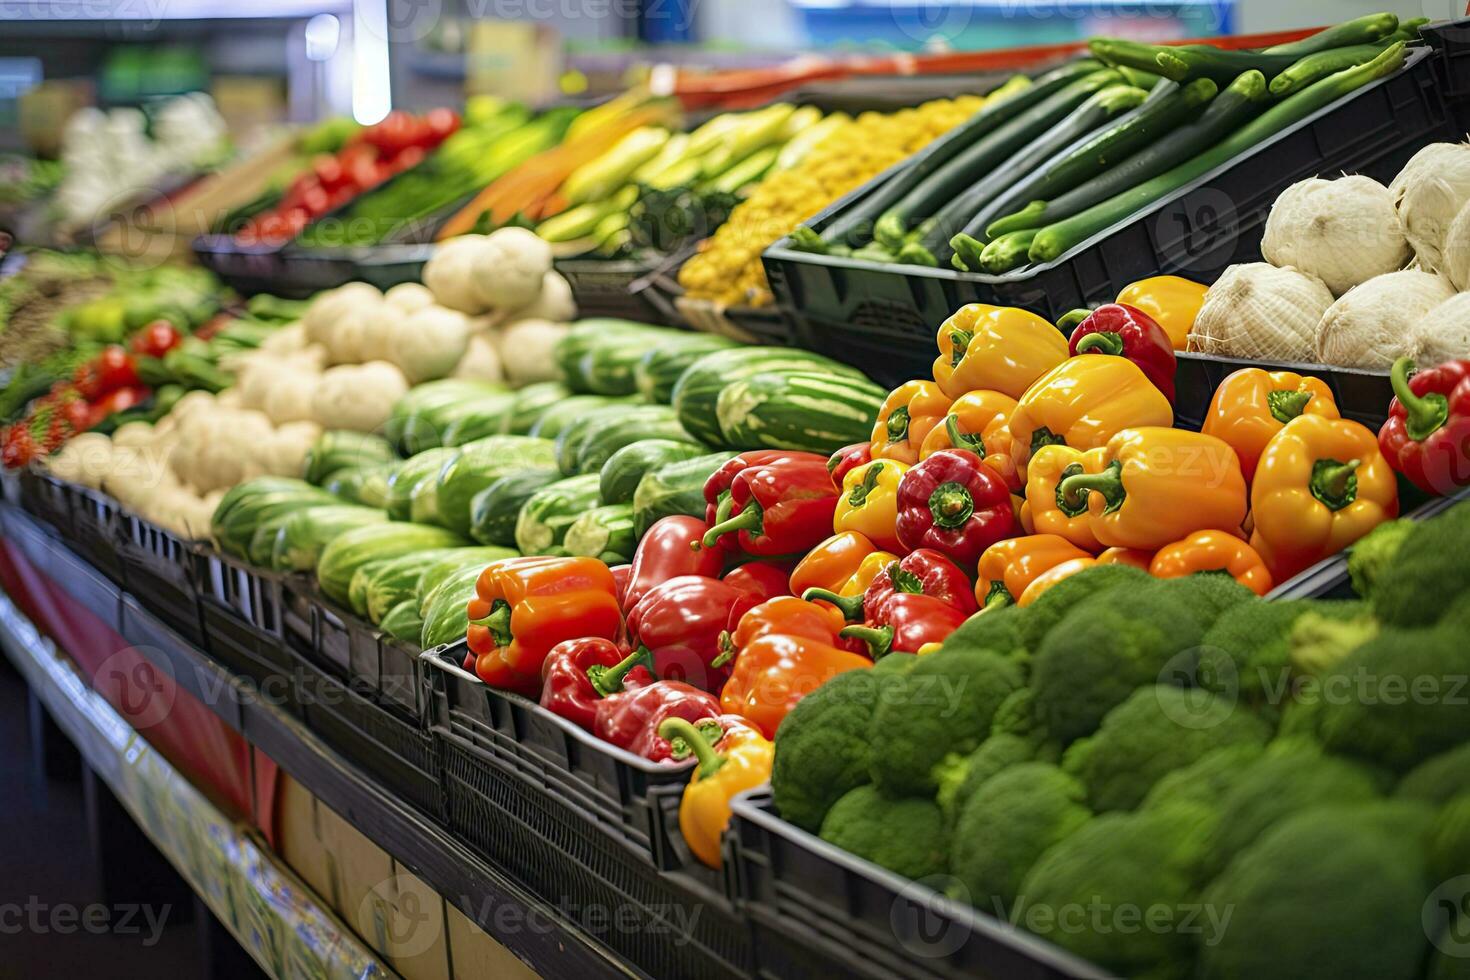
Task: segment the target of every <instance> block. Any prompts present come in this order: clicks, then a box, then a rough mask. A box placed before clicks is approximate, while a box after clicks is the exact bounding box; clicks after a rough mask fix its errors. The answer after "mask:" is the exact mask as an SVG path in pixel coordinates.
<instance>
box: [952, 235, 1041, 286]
mask: <svg viewBox="0 0 1470 980" xmlns="http://www.w3.org/2000/svg"><path fill="white" fill-rule="evenodd" d="M1036 232H1037V229H1035V228H1027V229H1025V230H1024V231H1013V232H1011V233H1010V234H1007V235H1001V236H1000V237H999V238H997V239H996V240H995V241H993V242H990V243H989V244H988V245H986V246H985V247H984V248H982V249H980V251H979V253H978V254H976V253H975V252H974V251H973V248H972V246H971V244H970V243H971V242H974V241H975V240H974V239H969V240H968V241H966V240H963V239H961V238H958V237H957V238H956V241H955V259H956V260H958V259H959V258H960V256H962V255H963V256H964V257H965V258H964V261H965V269H966V270H967V271H969V272H983V273H985V274H986V275H989V276H998V275H1000V274H1001V273H1003V272H1009V271H1010V270H1011V269H1014V268H1016V267H1018V266H1022V265H1025V264H1026V261H1027V259H1028V258H1029V257H1030V255H1031V245H1032V243H1033V242H1035V241H1036ZM956 264H958V262H957V263H956Z"/></svg>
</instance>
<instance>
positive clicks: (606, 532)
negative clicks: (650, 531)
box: [562, 503, 638, 565]
mask: <svg viewBox="0 0 1470 980" xmlns="http://www.w3.org/2000/svg"><path fill="white" fill-rule="evenodd" d="M637 545H638V538H637V536H636V535H635V534H634V533H633V505H632V504H631V503H629V504H605V505H603V506H601V507H594V508H592V509H591V510H589V511H585V512H584V513H583V514H582V515H581V516H580V517H578V518H577V519H576V520H575V521H573V522H572V526H571V527H569V528H567V535H566V539H565V540H564V541H563V542H562V547H564V548H566V550H567V553H568V554H571V555H585V556H586V557H588V558H600V559H602V560H603V561H605V562H607V564H609V565H622V564H625V563H627V562H630V561H632V560H633V549H634V548H636V547H637Z"/></svg>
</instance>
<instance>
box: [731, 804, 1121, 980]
mask: <svg viewBox="0 0 1470 980" xmlns="http://www.w3.org/2000/svg"><path fill="white" fill-rule="evenodd" d="M732 809H733V811H734V815H733V817H732V819H731V822H730V834H731V835H732V836H733V838H734V845H733V846H734V861H735V864H736V876H735V877H736V881H737V883H738V887H739V893H740V900H741V903H742V907H744V908H745V909H746V910H747V913H748V914H749V915H750V917H751V919H752V920H753V921H755V922H756V923H758V929H759V931H760V932H761V933H762V934H763V935H764V934H766V933H774V934H776V935H778V936H784V937H785V938H786V939H787V942H785V943H781V942H778V943H776V944H775V945H773V946H771V947H770V948H767V946H766V945H765V944H764V943H762V944H760V945H757V947H756V955H757V957H758V958H759V960H760V968H761V974H762V975H763V976H770V977H780V978H782V980H788V978H790V977H802V976H829V975H831V973H832V968H831V966H830V965H828V966H827V967H826V968H825V969H824V968H822V966H821V964H822V963H823V962H824V961H825V962H828V963H830V962H831V961H832V960H835V961H836V962H837V963H838V964H840V966H841V967H842V969H843V972H844V973H846V974H848V975H854V976H863V977H894V976H902V977H915V978H923V980H941V978H943V980H953V978H960V977H967V978H973V977H984V978H994V980H1057V978H1061V977H1082V978H1092V977H1097V978H1102V977H1106V976H1108V974H1107V973H1106V972H1105V971H1102V970H1099V969H1097V968H1096V967H1094V966H1092V965H1091V964H1089V963H1086V962H1085V961H1083V960H1080V959H1078V958H1076V957H1075V956H1072V955H1071V954H1069V953H1066V952H1064V951H1062V950H1060V949H1057V948H1056V947H1055V946H1052V945H1051V944H1049V943H1046V942H1043V941H1041V940H1040V939H1037V938H1036V937H1035V936H1032V935H1030V934H1028V933H1026V932H1024V931H1023V930H1020V929H1017V928H1015V927H1013V926H1011V925H1009V924H1007V923H1004V922H1001V921H999V920H998V919H995V918H994V917H992V916H989V915H985V914H983V913H981V912H978V911H976V910H975V909H973V908H971V907H969V906H968V905H965V904H963V903H960V902H956V901H953V900H952V899H949V898H946V897H945V896H944V895H942V894H940V892H938V891H936V890H935V888H934V887H931V885H940V886H942V884H943V883H942V882H914V881H910V880H909V879H907V878H904V877H902V876H900V875H896V874H893V873H892V872H890V871H886V870H884V869H883V868H880V867H878V866H877V865H875V864H871V863H869V862H867V861H864V860H863V859H861V858H858V857H854V856H853V855H851V854H848V853H847V852H846V851H843V850H842V849H840V848H837V847H834V846H832V845H831V844H828V843H827V842H826V841H823V840H821V839H820V838H818V837H816V836H814V835H812V834H809V833H807V832H806V831H804V830H802V829H800V828H799V827H797V826H795V825H794V824H790V823H787V822H786V821H784V820H782V819H781V818H780V817H779V816H777V815H776V813H775V811H774V808H773V807H772V805H771V799H770V793H769V791H768V790H753V791H750V792H747V793H743V794H741V795H740V796H738V797H736V798H735V801H734V803H733V807H732ZM817 950H820V951H821V953H822V955H821V958H820V959H814V958H812V957H811V956H810V955H807V954H808V953H809V952H810V951H817ZM768 958H769V962H768ZM788 971H790V972H788Z"/></svg>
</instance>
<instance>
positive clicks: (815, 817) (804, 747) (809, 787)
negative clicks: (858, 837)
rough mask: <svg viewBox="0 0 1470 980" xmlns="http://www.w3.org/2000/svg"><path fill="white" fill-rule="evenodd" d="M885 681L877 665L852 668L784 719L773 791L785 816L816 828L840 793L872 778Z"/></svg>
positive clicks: (778, 737)
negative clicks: (871, 751) (872, 745)
mask: <svg viewBox="0 0 1470 980" xmlns="http://www.w3.org/2000/svg"><path fill="white" fill-rule="evenodd" d="M888 659H889V658H888V657H885V658H883V661H880V663H882V662H884V661H886V660H888ZM883 683H885V681H884V678H882V677H881V676H879V675H878V672H877V671H876V670H849V671H847V672H846V673H842V674H838V675H837V676H836V677H834V678H832V679H831V680H829V681H828V682H827V683H825V684H823V685H822V686H821V687H819V688H817V689H816V690H815V691H813V692H812V693H811V694H808V695H807V696H806V697H804V698H802V699H801V700H800V701H798V702H797V703H796V707H794V708H792V709H791V713H790V714H788V715H787V716H786V717H785V718H784V719H782V721H781V727H780V728H779V729H777V731H776V756H775V760H774V762H773V763H772V765H771V794H772V798H773V799H774V802H775V804H776V809H777V810H778V811H779V812H780V814H781V816H782V817H783V818H785V819H786V820H789V821H791V822H792V823H794V824H796V825H797V826H798V827H801V828H803V829H804V830H810V831H812V832H814V833H815V832H816V831H817V829H818V828H820V827H821V826H822V818H823V817H825V816H826V815H827V810H828V809H829V808H830V807H831V806H832V804H833V803H835V802H837V799H838V797H840V796H842V795H843V794H844V793H846V792H847V791H848V790H851V789H853V788H855V787H857V786H862V785H863V784H865V783H867V782H868V778H869V777H868V742H869V741H870V739H871V737H872V731H873V712H874V711H875V710H876V708H877V706H878V697H879V691H880V686H881V685H882V684H883Z"/></svg>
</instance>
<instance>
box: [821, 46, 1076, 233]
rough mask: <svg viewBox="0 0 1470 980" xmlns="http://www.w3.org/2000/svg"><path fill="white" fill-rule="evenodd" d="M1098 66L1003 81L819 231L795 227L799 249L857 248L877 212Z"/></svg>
mask: <svg viewBox="0 0 1470 980" xmlns="http://www.w3.org/2000/svg"><path fill="white" fill-rule="evenodd" d="M1101 67H1102V65H1101V63H1100V62H1097V61H1094V60H1092V59H1090V58H1082V59H1079V60H1077V61H1074V62H1072V63H1070V64H1066V65H1062V66H1061V67H1060V68H1054V69H1052V70H1051V71H1049V72H1047V73H1045V74H1044V75H1041V76H1039V77H1037V78H1036V79H1035V80H1034V81H1029V82H1028V81H1026V80H1025V79H1013V80H1011V81H1009V82H1007V83H1006V84H1005V85H1002V86H1001V87H1000V88H999V89H996V90H995V91H994V92H992V93H991V94H990V96H989V98H987V99H986V100H985V104H984V105H983V106H981V107H980V110H979V111H978V112H976V113H975V114H974V115H973V116H971V117H970V118H969V119H966V120H965V121H964V122H962V123H960V124H959V125H958V126H955V127H954V128H953V129H951V130H950V131H949V132H947V133H945V134H944V135H943V136H940V137H938V138H937V139H935V140H933V141H932V142H930V143H929V145H928V146H926V147H924V149H923V151H922V152H921V153H919V154H918V155H916V156H915V157H914V158H913V159H912V160H911V161H909V162H908V163H907V164H904V165H902V169H900V170H898V171H897V172H896V173H895V174H894V175H893V176H891V177H889V178H887V179H886V180H884V181H883V183H882V184H880V185H879V186H878V188H877V189H876V190H875V191H873V192H872V193H870V194H868V195H867V196H866V197H864V198H862V199H861V200H859V201H857V202H856V203H854V204H853V205H852V206H851V207H849V208H846V209H845V210H844V211H843V212H842V213H841V214H839V215H837V216H836V217H835V218H834V219H833V220H832V221H830V222H829V223H828V224H827V226H826V227H825V228H823V229H822V231H821V232H820V234H819V233H817V232H815V231H812V230H811V229H810V228H807V227H805V226H803V227H801V228H797V229H796V233H793V235H792V238H793V239H795V240H796V241H797V242H798V245H799V246H800V247H804V248H806V249H808V250H809V251H817V252H825V251H826V250H827V248H828V247H830V246H833V245H851V246H854V247H856V246H859V245H863V244H866V243H867V242H868V241H869V240H870V239H871V238H872V234H873V229H872V226H873V222H875V221H876V220H877V219H878V216H879V215H880V214H882V213H883V212H884V211H887V210H888V208H889V207H891V206H892V205H894V204H895V203H897V202H898V201H899V200H900V199H902V198H903V197H904V195H906V194H908V193H909V191H911V190H913V189H914V188H915V187H917V186H918V185H919V184H921V183H923V181H924V180H925V179H926V178H928V177H929V175H930V174H932V173H934V172H935V171H937V170H939V169H940V168H941V167H943V166H944V165H945V164H947V163H949V162H950V161H951V160H953V159H954V158H955V157H956V156H957V155H958V154H960V153H961V152H963V151H964V149H965V148H966V147H968V146H969V145H970V144H972V143H974V142H975V140H976V139H978V138H979V137H980V136H981V135H982V134H984V133H987V132H989V131H990V130H992V129H994V128H995V127H997V126H999V125H1001V124H1002V123H1005V122H1008V121H1010V120H1011V119H1014V118H1015V117H1016V116H1019V115H1020V114H1021V113H1023V112H1025V111H1026V110H1028V109H1030V108H1031V107H1032V106H1034V105H1036V104H1037V103H1039V102H1041V101H1042V100H1043V99H1045V98H1046V97H1047V96H1049V95H1051V94H1052V93H1053V92H1055V91H1057V90H1058V89H1060V88H1062V87H1063V86H1065V85H1068V84H1070V83H1071V82H1075V81H1077V80H1078V79H1079V78H1082V77H1084V76H1086V75H1089V74H1091V73H1092V72H1094V71H1096V70H1097V69H1098V68H1101ZM803 232H804V233H805V234H802V233H803Z"/></svg>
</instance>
